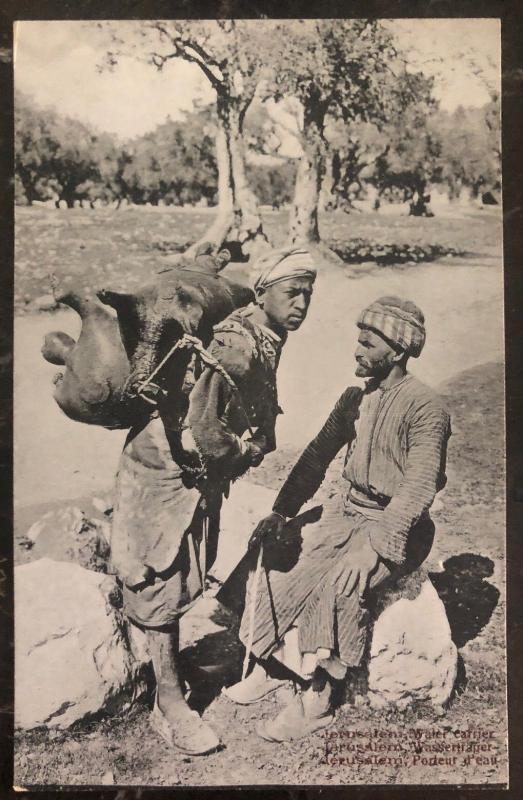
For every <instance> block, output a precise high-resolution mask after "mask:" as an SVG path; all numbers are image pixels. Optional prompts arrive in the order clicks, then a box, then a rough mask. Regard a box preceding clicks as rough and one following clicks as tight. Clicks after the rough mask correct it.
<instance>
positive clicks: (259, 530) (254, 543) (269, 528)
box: [249, 511, 287, 550]
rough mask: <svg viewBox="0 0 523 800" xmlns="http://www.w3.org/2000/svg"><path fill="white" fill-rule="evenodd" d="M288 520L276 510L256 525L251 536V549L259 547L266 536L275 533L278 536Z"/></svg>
mask: <svg viewBox="0 0 523 800" xmlns="http://www.w3.org/2000/svg"><path fill="white" fill-rule="evenodd" d="M286 522H287V520H286V519H285V517H283V516H282V515H281V514H277V513H276V511H273V512H271V513H270V514H268V516H266V517H264V518H263V519H262V520H260V522H258V524H257V525H256V527H255V529H254V531H253V533H252V535H251V538H250V539H249V550H253V549H254V548H255V547H258V545H259V544H261V542H262V541H263V540H264V539H265V537H266V536H270V535H274V536H276V537H278V536H279V535H280V533H281V532H282V530H283V528H284V527H285V524H286Z"/></svg>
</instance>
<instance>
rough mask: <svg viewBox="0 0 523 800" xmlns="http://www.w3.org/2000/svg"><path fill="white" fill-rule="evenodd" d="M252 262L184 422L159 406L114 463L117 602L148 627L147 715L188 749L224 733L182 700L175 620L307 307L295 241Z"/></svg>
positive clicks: (311, 273)
mask: <svg viewBox="0 0 523 800" xmlns="http://www.w3.org/2000/svg"><path fill="white" fill-rule="evenodd" d="M256 267H257V269H256V276H257V277H256V280H255V283H254V290H255V302H254V303H253V304H251V305H249V306H247V307H246V308H242V309H239V310H237V311H234V312H233V313H232V314H230V315H229V317H227V318H226V319H225V320H224V321H223V322H221V323H220V324H219V325H217V326H216V327H215V329H214V339H213V341H212V342H211V345H210V346H209V349H208V352H209V353H210V356H211V359H210V360H209V359H208V361H209V362H210V363H211V366H209V365H207V366H206V365H205V364H206V362H205V361H204V363H203V365H202V366H203V370H202V371H201V374H200V375H199V377H198V378H197V380H196V383H195V384H194V387H193V389H192V391H191V394H190V398H189V408H188V413H187V416H186V420H185V424H184V427H183V430H182V431H180V432H179V433H178V434H177V435H173V432H169V431H166V428H165V426H164V423H163V421H162V413H161V408H160V414H159V415H158V416H157V417H156V418H154V419H152V420H150V421H149V422H148V423H147V424H146V426H145V427H142V428H141V429H134V430H131V431H130V433H129V436H128V438H127V441H126V444H125V447H124V451H123V454H122V456H121V460H120V465H119V470H118V475H117V483H116V503H115V509H114V517H113V527H112V535H111V553H112V561H113V564H114V566H115V568H116V571H117V573H118V576H119V578H120V581H121V583H122V587H123V599H124V613H125V614H126V615H127V616H128V618H129V619H130V621H131V622H132V623H133V624H136V625H138V626H140V627H141V628H142V629H144V630H145V632H146V635H147V642H148V646H149V650H150V653H151V656H152V662H153V668H154V672H155V676H156V681H157V690H156V701H155V706H154V710H153V713H152V715H151V723H152V725H153V726H154V727H155V729H156V730H157V731H158V733H160V735H161V736H162V737H163V738H164V739H165V740H166V741H167V742H168V743H169V744H170V745H172V746H173V747H174V748H176V749H178V750H180V751H181V752H184V753H187V754H191V755H198V754H204V753H208V752H210V751H212V750H214V749H216V747H217V746H218V745H219V743H220V741H219V739H218V737H217V736H216V734H215V733H214V731H213V730H212V729H211V728H210V726H209V725H207V724H206V723H205V722H203V720H202V719H201V718H200V716H199V715H198V714H197V713H196V712H195V711H191V710H190V709H189V707H188V705H187V704H186V702H185V699H184V692H183V688H182V684H181V681H180V676H179V672H178V660H179V659H178V652H179V620H180V617H181V616H182V615H183V614H184V613H185V611H187V610H188V609H189V608H190V607H191V606H192V605H193V604H194V602H195V601H196V599H197V598H198V597H199V596H200V595H201V593H202V591H203V589H204V587H205V576H206V573H207V571H208V569H209V568H210V567H211V566H212V563H213V561H214V558H215V556H216V550H217V545H218V532H219V510H220V505H221V500H222V495H223V494H224V492H225V493H226V492H227V490H228V487H229V484H230V481H231V480H235V479H236V478H238V477H240V476H241V475H243V473H244V472H246V471H247V470H248V469H249V468H250V467H256V466H258V465H259V464H260V463H261V461H262V459H263V457H264V455H265V454H266V453H269V452H270V451H271V450H274V448H275V423H276V417H277V414H278V413H279V408H278V401H277V392H276V370H277V366H278V362H279V358H280V354H281V349H282V347H283V344H284V343H285V340H286V337H287V333H288V331H293V330H297V329H298V328H299V327H300V325H301V324H302V322H303V320H304V319H305V317H306V315H307V310H308V308H309V303H310V300H311V295H312V289H313V283H314V280H315V277H316V269H315V267H314V264H313V260H312V258H311V256H310V254H309V253H308V252H307V251H305V250H301V249H292V250H278V251H272V252H271V253H270V254H269V255H268V256H266V257H265V258H263V259H261V260H260V261H259V262H258V263H257V265H256ZM213 360H214V366H212V361H213ZM247 432H248V433H249V435H248V437H247V438H245V434H246V433H247ZM174 433H175V434H176V432H174Z"/></svg>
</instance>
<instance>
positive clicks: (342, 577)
mask: <svg viewBox="0 0 523 800" xmlns="http://www.w3.org/2000/svg"><path fill="white" fill-rule="evenodd" d="M347 561H348V562H349V563H348V564H347V562H346V561H344V562H342V563H341V564H340V566H339V567H338V568H337V569H336V570H335V571H333V573H332V584H333V586H336V587H337V590H338V594H343V595H345V596H346V597H348V596H349V595H350V594H351V593H352V592H353V591H354V589H356V587H357V588H358V593H359V596H360V598H361V597H363V595H364V594H365V592H366V591H367V588H368V585H369V580H370V578H371V576H372V575H373V574H374V572H375V571H376V568H377V566H378V561H379V555H378V553H376V551H375V550H373V548H372V546H371V543H370V540H369V537H368V536H363V537H362V538H361V540H360V541H358V542H357V544H355V546H354V548H351V550H350V552H349V553H347Z"/></svg>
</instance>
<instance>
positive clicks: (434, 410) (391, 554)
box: [371, 403, 450, 564]
mask: <svg viewBox="0 0 523 800" xmlns="http://www.w3.org/2000/svg"><path fill="white" fill-rule="evenodd" d="M449 436H450V418H449V415H448V414H447V412H446V411H444V409H443V408H441V407H439V406H437V405H436V404H435V403H426V404H425V405H424V406H422V407H421V408H419V409H418V410H417V411H416V413H415V415H414V417H413V419H412V421H411V423H410V425H409V429H408V434H407V447H408V456H407V464H406V468H405V473H404V476H403V479H402V481H401V483H400V485H399V487H398V489H397V491H396V492H395V493H394V496H393V497H392V498H391V501H390V503H389V504H388V506H387V507H386V508H385V509H384V511H383V514H382V516H381V519H380V523H379V525H377V526H376V527H375V528H374V530H373V532H372V533H371V544H372V546H373V548H374V549H375V550H376V552H377V553H379V555H380V556H382V557H383V558H385V559H388V560H390V561H393V562H395V563H396V564H402V563H403V562H404V561H405V558H406V548H407V539H408V535H409V532H410V529H411V528H412V527H413V525H415V524H416V522H417V521H418V520H419V518H420V517H421V516H422V514H423V513H424V512H426V511H428V509H429V508H430V506H431V505H432V502H433V500H434V497H435V495H436V492H437V491H438V490H439V489H440V488H441V485H442V479H443V476H444V473H445V462H446V452H447V442H448V439H449Z"/></svg>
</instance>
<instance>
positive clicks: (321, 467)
mask: <svg viewBox="0 0 523 800" xmlns="http://www.w3.org/2000/svg"><path fill="white" fill-rule="evenodd" d="M361 396H362V390H361V389H359V388H358V387H354V386H349V388H348V389H346V390H345V391H344V392H343V394H342V395H341V397H340V398H339V400H338V401H337V403H336V405H335V406H334V408H333V410H332V411H331V413H330V415H329V417H328V419H327V421H326V422H325V424H324V426H323V428H322V429H321V431H320V432H319V433H318V435H317V436H316V438H315V439H313V440H312V442H311V443H310V444H309V445H308V446H307V447H306V448H305V450H304V451H303V453H302V454H301V456H300V458H299V459H298V461H297V462H296V464H295V466H294V467H293V468H292V470H291V472H290V473H289V476H288V478H287V480H286V481H285V483H284V484H283V486H282V488H281V490H280V493H279V494H278V497H277V498H276V502H275V504H274V506H273V510H274V511H276V512H277V513H278V514H283V515H284V516H286V517H294V516H296V514H297V513H298V512H299V510H300V508H301V507H302V505H303V504H304V503H306V502H307V500H310V498H311V497H312V496H313V495H314V494H315V492H316V491H317V489H318V488H319V486H320V484H321V482H322V481H323V479H324V477H325V473H326V471H327V467H328V466H329V464H330V463H331V461H332V460H333V458H334V457H335V456H336V455H337V454H338V453H339V451H340V450H341V448H342V447H343V445H345V444H348V443H349V442H351V441H352V440H353V438H354V437H355V435H356V432H355V429H354V420H355V419H356V416H357V413H358V408H359V403H360V400H361Z"/></svg>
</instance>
